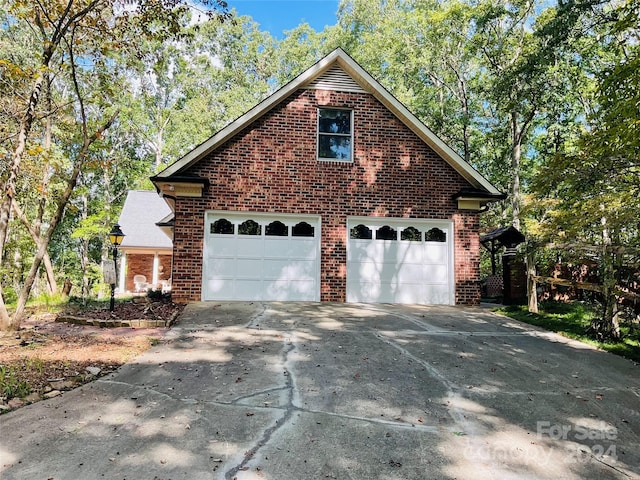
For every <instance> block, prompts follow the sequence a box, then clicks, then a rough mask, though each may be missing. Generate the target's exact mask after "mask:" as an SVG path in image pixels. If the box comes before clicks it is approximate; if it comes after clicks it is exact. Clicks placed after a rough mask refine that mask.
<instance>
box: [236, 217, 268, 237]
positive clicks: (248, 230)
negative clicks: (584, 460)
mask: <svg viewBox="0 0 640 480" xmlns="http://www.w3.org/2000/svg"><path fill="white" fill-rule="evenodd" d="M238 233H239V234H240V235H261V234H262V227H261V226H260V224H259V223H258V222H254V221H253V220H245V221H244V222H242V223H241V224H240V226H239V227H238Z"/></svg>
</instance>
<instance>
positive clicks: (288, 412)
mask: <svg viewBox="0 0 640 480" xmlns="http://www.w3.org/2000/svg"><path fill="white" fill-rule="evenodd" d="M258 317H259V316H258ZM258 317H256V318H258ZM294 349H295V345H294V343H293V342H291V343H288V344H287V345H286V347H285V348H284V350H283V359H284V361H283V375H284V377H285V384H284V386H283V387H279V388H277V389H278V390H283V389H284V390H286V392H287V395H286V404H285V405H284V406H283V407H281V408H283V409H284V411H283V413H282V416H281V417H280V418H279V419H277V420H276V421H275V423H274V424H273V425H272V426H270V427H269V428H267V429H266V430H265V431H264V432H263V434H262V437H261V438H260V439H259V440H258V441H257V442H256V444H255V445H254V446H253V447H251V448H250V449H249V450H247V452H246V453H245V454H244V458H243V459H242V461H241V462H240V463H239V464H238V465H236V466H235V467H233V468H231V469H230V470H227V472H226V473H225V475H224V477H225V478H226V479H227V480H232V479H233V478H234V477H235V475H236V474H237V473H238V472H239V471H241V470H243V469H244V468H245V467H246V465H247V464H248V463H249V462H250V461H251V460H252V459H253V457H254V456H255V454H256V453H257V452H258V450H260V449H261V448H262V447H264V446H265V445H266V444H267V443H268V442H269V441H270V440H271V437H272V436H273V434H274V433H275V432H277V431H278V430H279V429H280V428H282V427H283V426H284V425H285V424H286V423H287V422H288V421H289V420H290V419H291V416H292V415H293V412H294V411H295V410H297V408H296V407H295V406H294V404H293V389H294V385H293V378H292V375H291V371H290V370H289V369H288V368H287V363H288V360H289V354H290V353H291V352H292V351H293V350H294ZM259 393H261V392H259ZM259 393H258V394H259ZM248 397H250V396H248Z"/></svg>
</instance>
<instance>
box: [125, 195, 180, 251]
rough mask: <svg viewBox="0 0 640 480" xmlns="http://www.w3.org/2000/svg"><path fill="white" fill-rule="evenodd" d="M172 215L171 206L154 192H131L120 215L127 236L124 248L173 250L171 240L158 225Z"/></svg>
mask: <svg viewBox="0 0 640 480" xmlns="http://www.w3.org/2000/svg"><path fill="white" fill-rule="evenodd" d="M170 213H171V209H170V208H169V205H167V203H166V202H165V201H164V200H163V199H162V198H161V197H160V196H159V195H158V194H157V193H156V192H155V191H153V190H130V191H129V192H128V193H127V199H126V200H125V201H124V206H123V207H122V212H121V213H120V219H119V221H118V223H120V228H121V229H122V232H123V233H124V234H125V237H124V240H123V241H122V247H124V248H125V249H126V248H136V247H137V248H171V247H172V244H171V240H170V239H169V237H168V236H167V235H166V234H165V233H164V232H163V231H162V230H161V229H160V227H158V226H157V225H156V223H157V222H159V221H161V220H163V219H164V218H165V217H166V216H167V215H169V214H170Z"/></svg>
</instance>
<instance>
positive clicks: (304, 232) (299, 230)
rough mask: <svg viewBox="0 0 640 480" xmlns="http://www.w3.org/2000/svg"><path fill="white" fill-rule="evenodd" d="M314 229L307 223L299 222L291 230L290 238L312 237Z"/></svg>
mask: <svg viewBox="0 0 640 480" xmlns="http://www.w3.org/2000/svg"><path fill="white" fill-rule="evenodd" d="M314 230H315V229H314V228H313V227H312V226H311V225H309V224H308V223H307V222H300V223H298V224H297V225H294V226H293V228H292V229H291V236H293V237H313V236H314V234H315V231H314Z"/></svg>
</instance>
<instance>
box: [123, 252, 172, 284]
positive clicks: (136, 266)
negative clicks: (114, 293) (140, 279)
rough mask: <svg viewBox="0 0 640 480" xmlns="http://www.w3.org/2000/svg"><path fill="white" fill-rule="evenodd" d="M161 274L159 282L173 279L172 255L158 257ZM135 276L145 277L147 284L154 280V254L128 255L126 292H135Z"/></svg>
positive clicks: (159, 274)
mask: <svg viewBox="0 0 640 480" xmlns="http://www.w3.org/2000/svg"><path fill="white" fill-rule="evenodd" d="M158 261H159V273H158V281H160V280H169V279H170V278H171V255H158ZM134 275H144V276H145V277H147V282H148V283H151V281H152V280H153V254H152V253H151V254H141V253H129V254H127V274H126V279H125V290H127V291H129V292H133V291H134V290H135V285H134V283H133V276H134Z"/></svg>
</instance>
